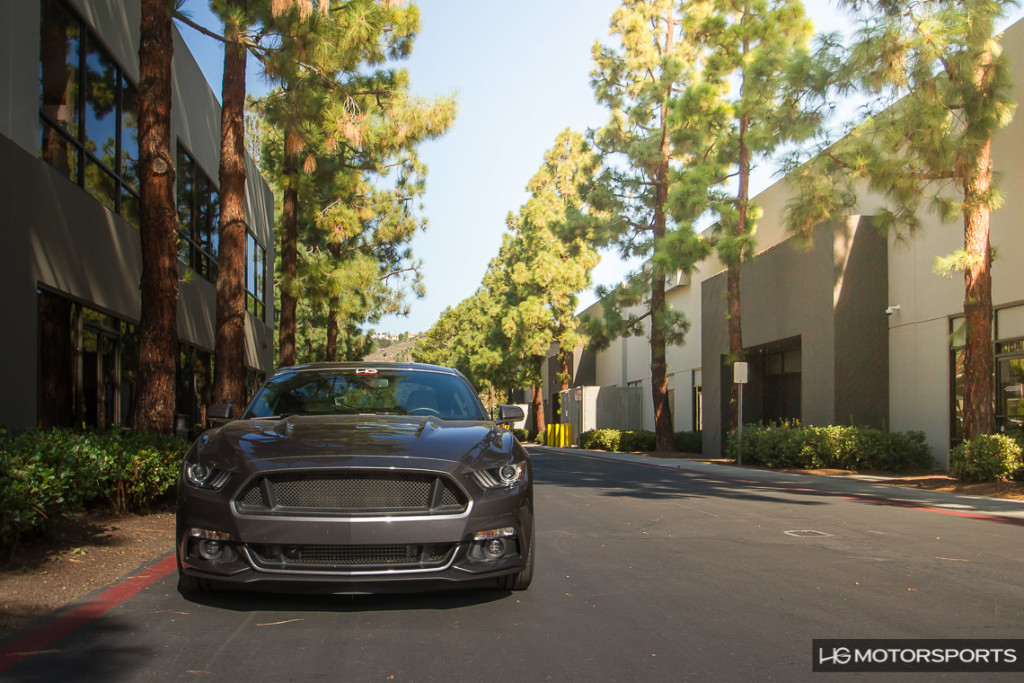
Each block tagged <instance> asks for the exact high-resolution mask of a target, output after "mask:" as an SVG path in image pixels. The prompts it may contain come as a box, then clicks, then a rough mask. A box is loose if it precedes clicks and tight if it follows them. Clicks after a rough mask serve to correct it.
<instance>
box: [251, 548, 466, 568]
mask: <svg viewBox="0 0 1024 683" xmlns="http://www.w3.org/2000/svg"><path fill="white" fill-rule="evenodd" d="M455 547H456V546H455V544H454V543H440V544H430V545H415V544H414V545H298V546H280V545H268V544H261V543H252V544H248V545H246V546H245V549H246V552H247V554H248V556H249V559H250V560H251V561H252V563H253V566H254V567H256V568H257V569H261V570H264V571H276V572H332V571H335V572H344V571H353V572H372V571H396V570H407V571H408V570H417V569H419V570H426V569H438V568H440V567H444V566H445V565H446V564H448V562H449V560H450V558H451V555H452V553H453V552H454V550H455Z"/></svg>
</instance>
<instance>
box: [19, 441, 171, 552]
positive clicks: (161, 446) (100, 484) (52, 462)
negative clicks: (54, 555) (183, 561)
mask: <svg viewBox="0 0 1024 683" xmlns="http://www.w3.org/2000/svg"><path fill="white" fill-rule="evenodd" d="M187 447H188V444H187V443H186V442H185V441H184V440H182V439H177V438H174V437H168V436H159V435H156V436H154V435H145V434H132V433H130V432H111V433H105V434H100V433H95V432H75V431H71V430H68V429H53V430H49V431H37V430H29V431H25V432H21V433H19V434H15V435H11V434H8V433H7V432H5V431H2V430H0V555H5V554H8V553H9V552H10V551H11V550H13V548H14V546H15V544H16V543H17V542H18V539H19V538H20V537H21V536H22V535H23V534H25V533H27V532H30V531H45V530H47V529H48V528H52V527H53V526H55V525H56V524H57V523H59V522H60V521H61V519H62V518H63V517H64V516H66V515H68V514H72V513H75V512H79V511H81V510H82V509H83V508H84V507H85V506H86V505H89V504H95V503H104V502H105V503H107V504H109V505H110V506H111V507H112V508H113V509H114V510H115V511H118V512H127V511H129V510H140V509H143V508H145V507H146V506H148V505H150V504H152V503H153V502H155V501H156V500H157V499H158V498H159V497H160V496H162V495H164V494H165V493H167V492H168V491H169V490H170V489H171V488H172V487H173V486H174V484H175V482H176V481H177V476H178V470H179V468H180V463H181V458H182V456H183V455H184V453H185V450H186V449H187Z"/></svg>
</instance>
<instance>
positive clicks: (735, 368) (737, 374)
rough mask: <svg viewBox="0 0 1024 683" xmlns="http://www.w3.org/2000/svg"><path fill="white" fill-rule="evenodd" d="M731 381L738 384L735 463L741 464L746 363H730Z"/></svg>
mask: <svg viewBox="0 0 1024 683" xmlns="http://www.w3.org/2000/svg"><path fill="white" fill-rule="evenodd" d="M732 381H733V382H735V383H736V384H738V385H739V403H738V404H737V406H736V464H737V465H742V464H743V385H744V384H746V383H747V364H746V363H740V362H737V363H733V364H732Z"/></svg>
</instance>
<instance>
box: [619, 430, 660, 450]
mask: <svg viewBox="0 0 1024 683" xmlns="http://www.w3.org/2000/svg"><path fill="white" fill-rule="evenodd" d="M656 444H657V439H656V438H655V435H654V432H648V431H643V430H639V429H638V430H635V431H634V430H630V431H624V432H622V436H621V438H620V439H619V448H618V449H617V450H622V451H625V452H627V453H632V452H634V451H653V450H654V449H655V448H656Z"/></svg>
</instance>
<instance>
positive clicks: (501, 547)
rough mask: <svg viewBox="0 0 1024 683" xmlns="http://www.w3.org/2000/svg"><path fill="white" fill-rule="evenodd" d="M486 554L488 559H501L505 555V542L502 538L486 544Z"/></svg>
mask: <svg viewBox="0 0 1024 683" xmlns="http://www.w3.org/2000/svg"><path fill="white" fill-rule="evenodd" d="M484 552H485V553H487V556H488V557H492V558H495V559H497V558H499V557H501V556H502V555H504V554H505V541H503V540H501V539H500V538H495V539H494V540H491V541H487V543H485V544H484Z"/></svg>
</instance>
